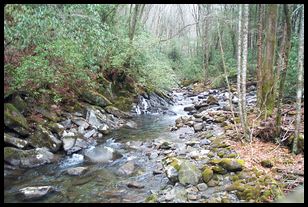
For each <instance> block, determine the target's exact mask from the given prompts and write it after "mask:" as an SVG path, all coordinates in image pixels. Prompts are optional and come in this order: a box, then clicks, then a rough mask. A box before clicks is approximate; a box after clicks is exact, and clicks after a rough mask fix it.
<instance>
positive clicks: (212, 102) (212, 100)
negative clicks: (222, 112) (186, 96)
mask: <svg viewBox="0 0 308 207" xmlns="http://www.w3.org/2000/svg"><path fill="white" fill-rule="evenodd" d="M206 102H207V104H208V105H215V104H216V105H219V103H218V100H217V98H215V97H214V96H213V95H209V96H208V98H207V100H206Z"/></svg>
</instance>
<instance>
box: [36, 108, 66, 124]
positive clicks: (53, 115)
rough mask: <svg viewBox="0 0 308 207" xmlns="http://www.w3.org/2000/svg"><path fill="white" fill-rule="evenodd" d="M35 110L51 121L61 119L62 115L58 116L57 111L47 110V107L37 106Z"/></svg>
mask: <svg viewBox="0 0 308 207" xmlns="http://www.w3.org/2000/svg"><path fill="white" fill-rule="evenodd" d="M35 111H36V112H38V113H40V114H42V115H43V116H44V117H45V118H46V119H48V120H49V121H52V122H58V121H60V117H58V116H57V114H56V113H55V112H51V111H49V110H46V109H44V108H41V107H36V108H35Z"/></svg>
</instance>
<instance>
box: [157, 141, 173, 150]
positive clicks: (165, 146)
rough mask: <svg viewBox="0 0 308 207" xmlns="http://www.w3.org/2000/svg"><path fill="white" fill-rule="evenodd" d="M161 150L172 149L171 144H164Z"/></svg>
mask: <svg viewBox="0 0 308 207" xmlns="http://www.w3.org/2000/svg"><path fill="white" fill-rule="evenodd" d="M159 149H165V150H167V149H171V146H170V143H169V142H163V143H162V144H161V145H160V146H159Z"/></svg>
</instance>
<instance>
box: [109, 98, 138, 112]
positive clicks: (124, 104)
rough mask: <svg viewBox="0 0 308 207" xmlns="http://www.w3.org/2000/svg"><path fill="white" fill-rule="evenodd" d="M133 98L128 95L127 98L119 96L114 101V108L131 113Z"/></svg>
mask: <svg viewBox="0 0 308 207" xmlns="http://www.w3.org/2000/svg"><path fill="white" fill-rule="evenodd" d="M132 103H133V97H132V96H130V95H128V96H126V97H123V96H119V97H117V98H116V99H115V100H114V104H113V106H115V107H117V108H118V109H120V110H122V111H130V110H131V108H132Z"/></svg>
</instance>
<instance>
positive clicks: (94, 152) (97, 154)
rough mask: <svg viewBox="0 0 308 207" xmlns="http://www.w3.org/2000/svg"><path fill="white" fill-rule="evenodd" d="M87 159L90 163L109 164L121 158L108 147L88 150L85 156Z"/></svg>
mask: <svg viewBox="0 0 308 207" xmlns="http://www.w3.org/2000/svg"><path fill="white" fill-rule="evenodd" d="M84 156H85V158H86V159H87V160H89V161H90V162H94V163H96V162H109V161H110V160H115V159H116V158H119V157H121V155H120V154H119V153H117V152H116V151H115V150H114V149H113V148H110V147H106V146H98V147H95V148H92V149H88V150H87V151H86V152H85V154H84Z"/></svg>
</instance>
